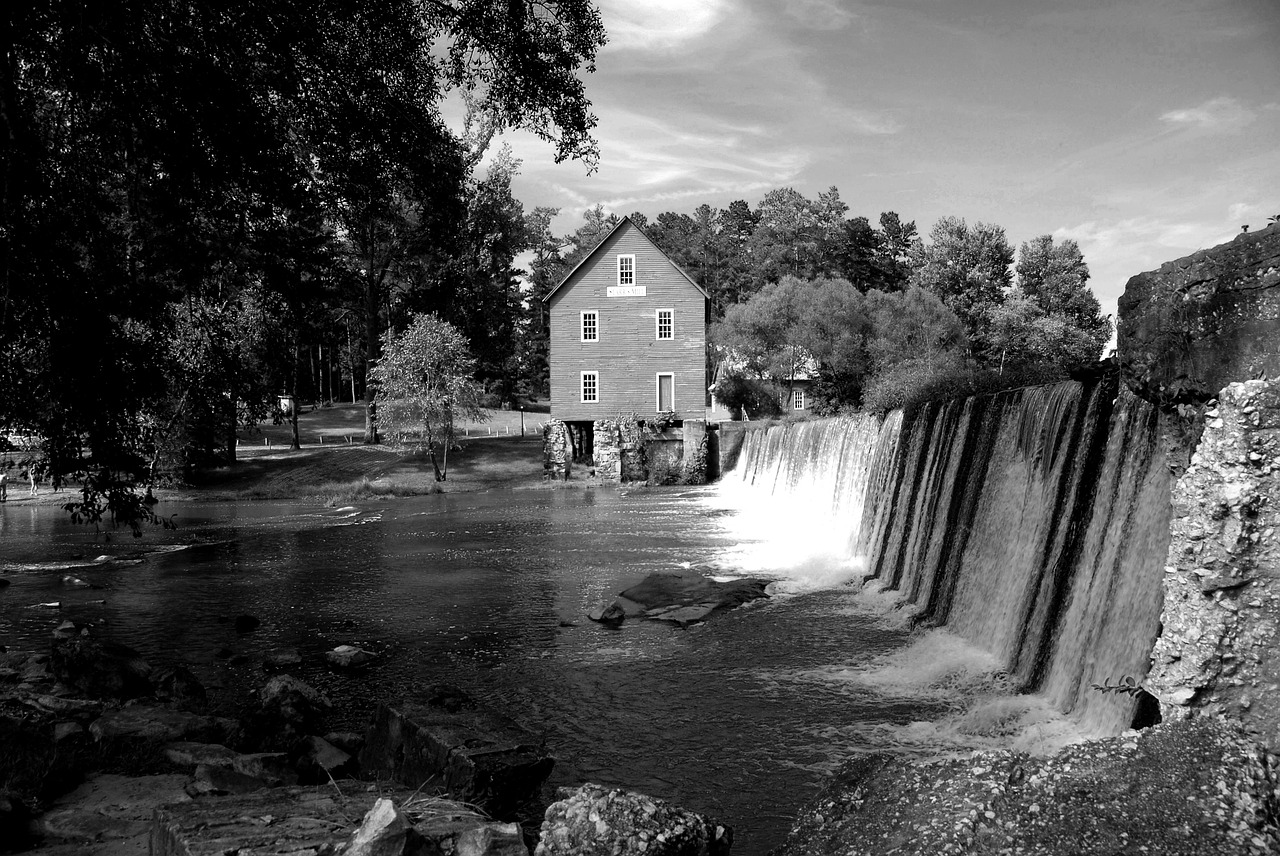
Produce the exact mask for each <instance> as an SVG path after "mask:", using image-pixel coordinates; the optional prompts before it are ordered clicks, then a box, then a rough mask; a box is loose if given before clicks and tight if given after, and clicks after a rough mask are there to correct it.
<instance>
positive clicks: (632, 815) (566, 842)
mask: <svg viewBox="0 0 1280 856" xmlns="http://www.w3.org/2000/svg"><path fill="white" fill-rule="evenodd" d="M559 797H560V799H559V801H558V802H555V803H552V804H551V805H550V806H549V807H548V808H547V814H546V819H545V820H544V821H543V823H542V836H541V838H540V839H539V840H538V846H537V849H536V850H534V856H586V854H596V853H608V854H612V856H640V854H644V856H719V854H728V853H729V851H730V848H731V847H732V844H733V830H732V829H730V828H729V827H727V826H724V825H722V824H719V823H716V822H715V821H713V820H711V819H709V818H707V817H705V816H703V815H700V814H695V813H693V812H691V811H686V810H685V809H682V808H678V807H676V806H672V805H670V804H668V803H666V802H664V801H662V800H659V799H654V798H652V797H647V796H645V795H644V794H638V793H633V792H631V791H623V790H618V789H611V788H603V787H601V786H599V785H592V784H587V785H583V786H582V787H580V788H576V789H571V788H561V789H560V792H559Z"/></svg>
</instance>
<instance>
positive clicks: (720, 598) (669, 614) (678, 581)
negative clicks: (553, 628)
mask: <svg viewBox="0 0 1280 856" xmlns="http://www.w3.org/2000/svg"><path fill="white" fill-rule="evenodd" d="M767 585H768V582H767V581H765V580H757V579H751V578H744V579H738V580H728V581H725V582H717V581H716V580H712V579H709V578H707V577H704V576H703V575H702V574H700V573H698V572H697V571H693V570H689V571H672V572H669V573H659V574H650V575H649V576H647V577H645V578H644V580H643V581H641V582H640V583H639V584H638V585H634V586H632V587H631V588H629V589H627V590H626V591H624V592H622V594H620V595H618V599H617V601H616V602H615V603H616V604H617V605H618V606H620V607H621V608H622V610H623V611H624V613H625V614H626V616H627V617H628V618H631V617H636V616H643V617H646V618H658V619H661V620H665V621H675V622H679V623H688V622H690V621H701V620H702V619H704V618H706V617H708V616H709V615H711V614H712V613H714V612H717V611H720V610H724V609H731V608H732V607H735V606H741V605H742V604H744V603H746V602H748V601H751V600H756V599H757V598H762V597H768V596H769V594H768V592H766V591H765V586H767Z"/></svg>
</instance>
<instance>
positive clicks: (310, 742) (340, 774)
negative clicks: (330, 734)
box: [293, 735, 356, 784]
mask: <svg viewBox="0 0 1280 856" xmlns="http://www.w3.org/2000/svg"><path fill="white" fill-rule="evenodd" d="M293 754H294V757H296V758H297V761H296V763H295V767H296V769H297V771H298V775H299V776H300V777H301V781H302V782H303V783H304V784H322V783H324V782H327V781H329V780H330V779H341V778H344V777H346V776H349V775H352V774H354V773H355V772H356V770H355V766H356V764H355V760H356V759H355V758H353V757H352V756H351V755H349V754H347V753H346V752H343V751H342V750H341V749H339V748H338V747H336V746H334V745H333V744H332V743H330V742H329V741H328V740H325V739H324V738H323V737H316V736H315V735H309V736H307V737H303V738H302V739H301V740H299V741H298V742H297V744H295V746H294V748H293Z"/></svg>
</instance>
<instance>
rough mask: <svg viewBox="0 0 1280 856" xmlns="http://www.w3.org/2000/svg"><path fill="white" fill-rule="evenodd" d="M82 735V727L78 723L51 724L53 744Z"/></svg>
mask: <svg viewBox="0 0 1280 856" xmlns="http://www.w3.org/2000/svg"><path fill="white" fill-rule="evenodd" d="M82 734H84V726H83V725H81V724H80V723H78V722H55V723H54V724H53V742H54V743H61V742H62V741H64V740H71V739H73V738H76V737H80V736H81V735H82Z"/></svg>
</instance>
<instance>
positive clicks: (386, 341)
mask: <svg viewBox="0 0 1280 856" xmlns="http://www.w3.org/2000/svg"><path fill="white" fill-rule="evenodd" d="M475 369H476V359H475V357H473V356H472V355H471V351H470V349H469V348H468V347H467V339H466V336H464V335H463V334H462V332H461V331H460V330H458V328H457V327H454V326H453V325H452V324H450V323H448V322H447V321H442V320H440V319H439V318H438V317H437V316H435V315H417V316H415V317H414V319H413V321H412V322H411V323H410V324H409V327H408V329H406V330H405V331H404V333H403V334H402V335H400V336H397V335H396V334H395V332H394V331H392V330H388V331H387V333H386V334H385V335H384V337H383V346H382V359H381V360H380V361H379V363H378V365H376V366H374V368H373V371H372V372H371V373H370V376H369V379H370V382H371V383H372V384H373V386H374V389H375V392H374V400H375V401H376V402H377V405H378V412H379V417H378V418H379V419H380V420H381V422H382V425H383V428H384V430H385V432H386V434H387V436H388V437H389V438H390V440H391V441H392V442H393V443H394V444H395V445H397V446H414V447H417V448H420V449H421V448H425V449H426V451H427V453H428V454H429V455H430V456H431V467H432V469H433V470H434V471H435V477H436V481H445V480H446V479H447V478H448V475H449V449H450V448H451V447H452V446H453V445H454V420H455V419H457V418H460V417H461V418H466V419H472V420H481V419H483V418H484V415H485V414H484V411H483V410H482V409H481V406H480V397H481V395H482V394H483V388H482V387H481V386H480V384H478V383H477V382H476V381H475V378H474V375H475ZM437 451H439V452H440V455H441V457H440V459H439V460H437V458H436V453H437Z"/></svg>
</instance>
